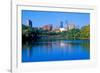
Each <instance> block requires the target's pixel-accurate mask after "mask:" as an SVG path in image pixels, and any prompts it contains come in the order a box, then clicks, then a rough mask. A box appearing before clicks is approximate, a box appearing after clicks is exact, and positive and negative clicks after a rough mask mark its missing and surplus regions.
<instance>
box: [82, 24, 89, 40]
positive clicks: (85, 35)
mask: <svg viewBox="0 0 100 73" xmlns="http://www.w3.org/2000/svg"><path fill="white" fill-rule="evenodd" d="M80 38H81V39H89V38H90V25H87V26H84V27H82V28H81V33H80Z"/></svg>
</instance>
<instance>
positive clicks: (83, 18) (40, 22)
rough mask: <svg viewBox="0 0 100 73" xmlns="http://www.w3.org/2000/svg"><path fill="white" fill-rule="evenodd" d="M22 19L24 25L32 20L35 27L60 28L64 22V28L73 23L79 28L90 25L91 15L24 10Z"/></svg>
mask: <svg viewBox="0 0 100 73" xmlns="http://www.w3.org/2000/svg"><path fill="white" fill-rule="evenodd" d="M21 17H22V24H24V25H26V24H27V20H29V19H30V20H31V21H32V26H33V27H42V26H44V25H47V24H52V26H53V27H59V26H60V22H61V21H62V22H63V26H66V25H67V24H68V23H73V24H75V25H76V26H78V27H79V28H80V27H83V26H85V25H87V24H90V14H89V13H79V12H53V11H52V12H50V11H33V10H22V16H21Z"/></svg>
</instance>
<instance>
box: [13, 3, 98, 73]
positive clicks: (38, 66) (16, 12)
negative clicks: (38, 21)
mask: <svg viewBox="0 0 100 73" xmlns="http://www.w3.org/2000/svg"><path fill="white" fill-rule="evenodd" d="M12 6H13V8H12V9H13V10H12V72H13V73H15V72H16V73H18V72H20V71H42V70H55V69H58V70H59V69H69V68H87V67H94V66H96V57H97V55H96V53H97V52H96V49H97V48H96V36H95V33H96V32H95V28H96V21H94V19H96V10H95V7H93V6H87V7H86V6H85V7H84V6H77V5H76V6H74V5H68V6H67V5H59V4H56V5H53V4H51V5H50V4H45V5H44V4H43V5H41V4H37V5H36V4H34V5H25V4H23V5H21V4H19V5H17V4H14V3H13V4H12ZM23 9H25V10H41V11H59V12H81V13H90V31H91V32H90V33H91V37H90V39H91V42H90V57H91V59H90V60H75V61H74V60H73V61H56V62H55V61H52V62H37V63H36V62H35V63H34V62H33V63H22V62H21V49H22V48H21V10H23Z"/></svg>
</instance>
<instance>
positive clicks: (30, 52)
mask: <svg viewBox="0 0 100 73" xmlns="http://www.w3.org/2000/svg"><path fill="white" fill-rule="evenodd" d="M22 47H23V48H22V62H39V61H56V60H80V59H89V58H90V52H89V51H90V50H89V48H90V45H89V40H73V41H71V40H59V41H46V42H25V43H24V44H23V46H22Z"/></svg>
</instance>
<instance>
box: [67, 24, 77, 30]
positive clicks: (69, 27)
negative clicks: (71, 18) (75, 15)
mask: <svg viewBox="0 0 100 73" xmlns="http://www.w3.org/2000/svg"><path fill="white" fill-rule="evenodd" d="M75 28H76V26H75V24H67V30H71V29H75Z"/></svg>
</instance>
